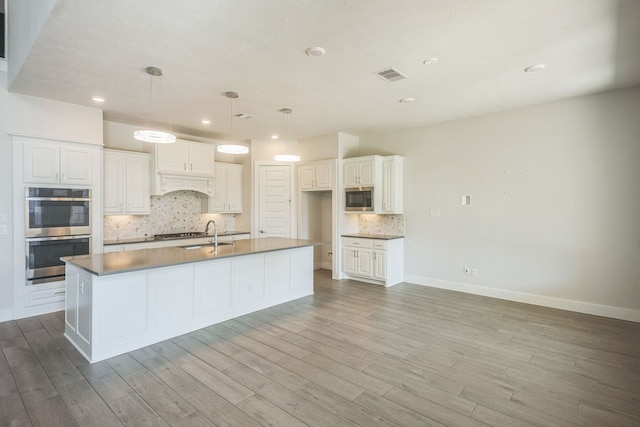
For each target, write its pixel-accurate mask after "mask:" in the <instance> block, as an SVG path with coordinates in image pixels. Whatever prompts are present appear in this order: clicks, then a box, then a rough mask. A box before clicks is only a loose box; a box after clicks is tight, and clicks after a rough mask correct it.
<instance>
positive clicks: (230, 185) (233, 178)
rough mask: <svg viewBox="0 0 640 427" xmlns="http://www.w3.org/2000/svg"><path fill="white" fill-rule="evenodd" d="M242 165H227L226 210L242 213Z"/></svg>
mask: <svg viewBox="0 0 640 427" xmlns="http://www.w3.org/2000/svg"><path fill="white" fill-rule="evenodd" d="M242 169H243V168H242V165H228V166H227V212H230V213H242V194H243V192H242Z"/></svg>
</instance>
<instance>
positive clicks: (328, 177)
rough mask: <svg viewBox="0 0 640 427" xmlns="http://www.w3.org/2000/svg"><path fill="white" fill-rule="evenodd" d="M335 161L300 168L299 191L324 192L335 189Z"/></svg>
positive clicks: (307, 164) (325, 161)
mask: <svg viewBox="0 0 640 427" xmlns="http://www.w3.org/2000/svg"><path fill="white" fill-rule="evenodd" d="M334 165H335V160H323V161H319V162H313V163H305V164H301V165H299V166H298V189H299V190H300V191H322V190H331V189H333V180H334V178H333V177H334Z"/></svg>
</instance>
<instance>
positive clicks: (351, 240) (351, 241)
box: [342, 237, 373, 249]
mask: <svg viewBox="0 0 640 427" xmlns="http://www.w3.org/2000/svg"><path fill="white" fill-rule="evenodd" d="M342 244H343V245H344V246H353V247H356V248H369V249H370V248H373V240H372V239H359V238H357V237H343V238H342Z"/></svg>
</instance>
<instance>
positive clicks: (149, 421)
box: [109, 393, 169, 427]
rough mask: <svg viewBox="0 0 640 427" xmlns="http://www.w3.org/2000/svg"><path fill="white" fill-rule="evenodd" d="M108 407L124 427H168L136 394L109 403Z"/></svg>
mask: <svg viewBox="0 0 640 427" xmlns="http://www.w3.org/2000/svg"><path fill="white" fill-rule="evenodd" d="M109 407H110V408H111V410H112V411H113V412H114V413H115V414H116V416H117V417H118V419H119V420H120V422H121V423H122V425H124V426H132V427H133V426H136V427H138V426H140V427H168V426H169V424H167V423H166V422H165V421H164V420H163V419H162V418H160V416H159V415H158V414H156V413H155V412H154V411H153V410H152V409H151V408H150V407H149V405H147V404H146V403H145V401H144V400H142V398H141V397H140V396H138V395H137V394H133V393H132V394H127V395H126V396H124V397H121V398H120V399H117V400H114V401H113V402H110V403H109Z"/></svg>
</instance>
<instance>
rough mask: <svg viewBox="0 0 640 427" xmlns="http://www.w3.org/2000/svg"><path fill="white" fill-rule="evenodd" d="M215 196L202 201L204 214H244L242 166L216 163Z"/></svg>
mask: <svg viewBox="0 0 640 427" xmlns="http://www.w3.org/2000/svg"><path fill="white" fill-rule="evenodd" d="M215 170H216V175H215V184H214V188H215V190H214V193H213V196H210V197H209V198H206V199H203V200H202V212H204V213H242V196H243V191H242V172H243V167H242V165H236V164H233V163H222V162H216V163H215Z"/></svg>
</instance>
